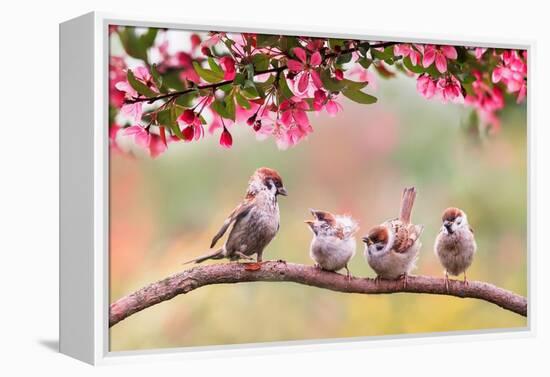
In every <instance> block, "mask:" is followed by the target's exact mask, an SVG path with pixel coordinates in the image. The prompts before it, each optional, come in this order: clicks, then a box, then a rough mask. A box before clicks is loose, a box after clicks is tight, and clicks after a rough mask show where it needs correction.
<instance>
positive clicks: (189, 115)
mask: <svg viewBox="0 0 550 377" xmlns="http://www.w3.org/2000/svg"><path fill="white" fill-rule="evenodd" d="M176 122H177V123H178V126H179V127H180V128H182V131H181V132H182V135H183V140H185V141H191V140H199V139H200V138H202V137H203V136H204V128H203V126H202V123H201V119H200V117H199V116H198V115H197V114H196V113H195V112H194V111H193V110H190V109H187V110H185V111H184V112H183V113H182V114H181V115H180V116H179V117H178V119H176Z"/></svg>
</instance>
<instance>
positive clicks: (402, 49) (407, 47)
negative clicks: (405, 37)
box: [393, 43, 421, 66]
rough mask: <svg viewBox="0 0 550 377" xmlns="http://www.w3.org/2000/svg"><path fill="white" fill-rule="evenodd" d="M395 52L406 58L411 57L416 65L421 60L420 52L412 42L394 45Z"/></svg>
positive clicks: (396, 54)
mask: <svg viewBox="0 0 550 377" xmlns="http://www.w3.org/2000/svg"><path fill="white" fill-rule="evenodd" d="M393 54H394V55H395V56H402V57H404V58H406V57H407V56H408V57H409V59H411V63H412V64H413V65H415V66H416V65H418V63H419V62H420V57H421V56H420V52H418V51H417V50H416V49H415V48H414V47H413V46H412V45H411V44H406V43H404V44H397V45H395V46H393Z"/></svg>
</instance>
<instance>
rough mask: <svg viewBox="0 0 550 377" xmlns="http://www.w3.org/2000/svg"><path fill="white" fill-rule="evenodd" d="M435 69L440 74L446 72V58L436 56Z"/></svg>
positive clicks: (439, 55)
mask: <svg viewBox="0 0 550 377" xmlns="http://www.w3.org/2000/svg"><path fill="white" fill-rule="evenodd" d="M435 67H436V68H437V70H438V71H439V72H441V73H445V72H447V58H445V56H443V55H442V54H436V56H435Z"/></svg>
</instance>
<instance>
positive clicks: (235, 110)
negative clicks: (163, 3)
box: [109, 30, 527, 157]
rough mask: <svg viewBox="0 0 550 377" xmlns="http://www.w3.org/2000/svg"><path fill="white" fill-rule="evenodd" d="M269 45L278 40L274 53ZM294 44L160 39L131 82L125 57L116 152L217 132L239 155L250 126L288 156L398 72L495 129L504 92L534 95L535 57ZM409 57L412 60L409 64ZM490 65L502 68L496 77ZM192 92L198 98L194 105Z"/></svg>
mask: <svg viewBox="0 0 550 377" xmlns="http://www.w3.org/2000/svg"><path fill="white" fill-rule="evenodd" d="M116 33H119V31H118V30H113V34H116ZM273 37H275V38H274V39H273ZM266 38H268V39H269V38H272V40H274V41H276V42H274V44H273V45H266ZM285 38H287V37H284V36H280V37H277V36H271V37H269V36H267V37H266V36H258V35H255V34H246V33H241V34H228V33H210V35H209V37H208V38H206V39H204V40H203V39H202V38H201V37H200V36H199V35H197V34H191V35H190V46H191V48H190V49H189V51H177V52H170V48H169V47H171V46H170V45H169V44H168V39H164V40H162V39H161V38H160V39H161V40H162V42H161V43H160V44H158V45H157V46H154V47H153V48H154V49H157V50H158V55H159V56H160V60H159V63H158V64H156V65H155V69H156V72H155V71H153V72H151V71H150V70H149V68H146V67H145V66H138V67H135V68H132V69H131V74H130V72H129V70H128V68H127V66H126V64H125V60H124V58H122V57H114V56H113V57H111V60H110V64H109V67H110V76H109V89H110V104H111V105H112V106H113V107H115V108H117V109H119V113H120V114H122V115H123V116H124V117H125V118H126V119H119V118H117V119H116V120H115V122H121V121H124V120H129V121H130V126H126V128H123V127H120V126H118V125H116V124H114V125H112V126H111V129H110V134H111V145H112V146H113V148H115V149H116V148H117V138H119V137H126V138H130V139H131V140H133V142H134V143H135V145H137V146H139V147H141V148H143V149H145V150H147V151H148V153H149V155H151V156H152V157H156V156H158V155H160V154H161V153H163V152H164V151H165V150H166V148H167V146H168V143H169V142H175V141H184V142H192V141H197V140H200V139H202V138H203V137H205V127H206V129H207V130H208V132H209V133H210V134H214V133H217V134H218V135H219V144H220V145H221V146H222V147H224V148H231V147H232V145H233V136H232V134H231V132H230V130H231V129H232V128H231V127H232V126H233V125H234V124H247V125H248V126H249V127H250V128H251V130H253V131H254V132H255V133H256V136H257V137H258V138H259V139H264V138H267V137H272V138H274V139H275V141H276V144H277V146H278V147H279V148H281V149H286V148H288V147H291V146H294V145H296V144H298V143H299V142H301V141H302V140H304V139H306V138H307V137H308V135H309V134H311V133H312V132H313V127H312V125H311V122H310V116H311V114H315V113H320V112H326V113H327V114H328V115H330V116H335V115H337V114H338V113H339V112H341V111H342V105H341V104H340V100H339V99H340V98H341V97H342V96H343V95H345V96H347V97H348V98H350V99H352V100H354V101H356V102H359V103H372V102H373V100H372V98H371V96H369V95H367V94H366V93H365V92H361V90H360V89H356V88H363V87H364V86H365V85H366V84H367V83H368V84H369V89H370V90H372V88H373V86H375V77H374V73H376V72H377V73H378V74H380V75H381V76H383V77H392V76H395V70H392V68H391V66H392V64H395V65H396V66H398V67H399V68H401V70H402V71H404V72H405V73H406V74H407V75H408V76H411V77H416V88H417V91H418V92H419V93H420V94H421V95H422V96H423V97H425V98H427V99H435V98H437V99H439V100H440V101H442V102H444V103H447V102H454V103H465V104H466V105H468V106H472V107H474V108H475V109H476V111H477V112H478V113H479V114H480V115H481V116H482V118H483V119H484V120H485V121H487V122H489V123H491V124H493V125H494V126H495V127H496V126H498V116H497V112H498V111H499V110H501V109H502V108H503V107H504V103H505V101H504V92H507V93H510V94H514V95H516V96H517V101H518V102H521V101H522V100H523V99H524V98H525V96H526V91H527V89H526V85H527V84H526V76H527V64H526V61H527V56H526V53H525V52H518V51H512V50H506V51H503V52H498V53H497V51H495V50H489V49H486V48H476V49H471V48H470V49H469V48H464V47H454V46H447V45H432V44H425V45H423V44H410V43H399V44H393V43H389V46H388V44H387V43H381V44H379V45H377V46H373V44H374V42H373V43H371V44H370V45H367V47H365V44H363V43H361V42H358V41H353V40H350V41H340V42H339V44H336V45H334V44H333V42H332V41H329V40H327V39H321V38H310V37H297V38H295V39H294V40H292V43H293V45H292V46H296V47H292V48H290V50H288V49H286V48H284V47H283V46H284V44H283V43H282V41H283V39H285ZM288 38H291V37H288ZM292 38H294V37H292ZM268 43H269V42H268ZM388 47H389V48H388ZM368 48H370V52H367V51H366V50H368ZM362 49H363V50H362ZM345 50H348V51H345ZM469 51H471V53H469ZM459 56H460V58H459ZM400 58H406V59H407V60H405V62H404V63H402V62H399V59H400ZM409 61H410V62H409ZM147 63H148V64H147V66H149V62H147ZM489 63H490V64H489ZM410 64H412V66H411V65H410ZM258 66H261V67H262V68H257V67H258ZM480 66H481V67H495V68H494V69H493V70H492V71H488V70H486V69H485V70H484V69H483V68H479V67H480ZM157 72H158V74H160V75H161V76H163V75H168V74H169V75H170V78H171V80H174V78H175V79H176V80H177V78H179V80H180V81H181V85H177V86H176V85H175V84H174V87H170V88H168V89H167V87H166V85H164V84H163V85H161V84H158V85H159V86H160V88H157V87H156V84H155V82H157V83H158V82H160V81H159V79H158V77H157V76H156V75H157ZM153 75H154V76H155V79H153ZM132 76H133V78H132ZM163 77H164V76H163ZM128 80H130V81H128ZM132 80H135V81H132ZM266 80H271V81H269V82H268V81H266ZM231 81H233V82H232V83H228V82H231ZM165 82H166V81H165ZM228 84H230V85H228ZM181 87H183V88H184V92H181V90H182V89H181ZM175 88H177V89H175ZM136 89H137V90H136ZM166 89H167V90H166ZM254 89H256V90H257V91H258V93H254ZM138 91H139V92H138ZM143 93H146V94H148V96H147V97H146V96H145V95H144V94H143ZM151 93H152V94H151ZM251 93H252V94H251ZM259 93H260V94H259ZM173 94H175V96H172V95H173ZM183 94H185V95H189V96H188V97H186V98H185V99H184V98H182V97H181V96H182V95H183ZM151 97H153V98H151ZM151 99H152V101H151ZM179 99H182V100H183V101H179ZM157 100H158V101H157ZM165 110H171V111H175V112H176V114H177V115H178V117H177V119H176V121H175V123H174V124H170V125H166V124H160V123H159V122H160V119H161V117H160V115H159V113H160V112H161V111H165ZM144 114H145V115H144ZM222 114H223V115H222ZM162 115H166V112H164V113H163V114H162ZM157 116H158V117H159V118H158V119H157ZM145 120H146V121H145ZM142 123H147V124H146V125H145V124H142Z"/></svg>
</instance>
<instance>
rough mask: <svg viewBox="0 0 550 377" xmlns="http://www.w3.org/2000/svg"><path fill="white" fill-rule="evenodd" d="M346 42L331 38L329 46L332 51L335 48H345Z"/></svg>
mask: <svg viewBox="0 0 550 377" xmlns="http://www.w3.org/2000/svg"><path fill="white" fill-rule="evenodd" d="M344 42H345V40H344V39H336V38H329V40H328V46H329V47H330V48H331V49H334V47H336V46H339V47H344Z"/></svg>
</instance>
